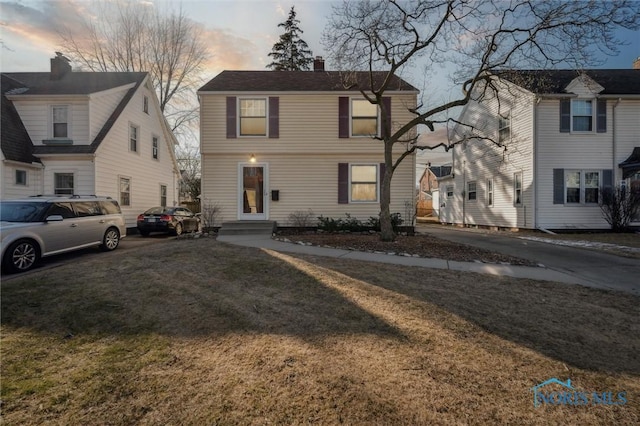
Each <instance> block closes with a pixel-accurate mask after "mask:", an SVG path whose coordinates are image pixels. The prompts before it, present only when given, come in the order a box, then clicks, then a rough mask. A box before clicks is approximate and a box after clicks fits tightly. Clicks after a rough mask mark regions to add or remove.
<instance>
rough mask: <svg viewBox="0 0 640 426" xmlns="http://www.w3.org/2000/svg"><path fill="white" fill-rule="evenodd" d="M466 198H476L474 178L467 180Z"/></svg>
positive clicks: (476, 187)
mask: <svg viewBox="0 0 640 426" xmlns="http://www.w3.org/2000/svg"><path fill="white" fill-rule="evenodd" d="M467 199H468V200H469V201H476V200H477V199H478V185H477V184H476V181H475V180H472V181H470V182H467Z"/></svg>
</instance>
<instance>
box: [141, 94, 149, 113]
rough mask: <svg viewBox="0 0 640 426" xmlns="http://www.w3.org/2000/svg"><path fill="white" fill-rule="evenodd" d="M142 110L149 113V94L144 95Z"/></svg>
mask: <svg viewBox="0 0 640 426" xmlns="http://www.w3.org/2000/svg"><path fill="white" fill-rule="evenodd" d="M142 112H144V113H145V114H149V97H148V96H147V95H143V96H142Z"/></svg>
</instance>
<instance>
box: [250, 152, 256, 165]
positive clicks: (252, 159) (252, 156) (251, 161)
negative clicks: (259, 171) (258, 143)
mask: <svg viewBox="0 0 640 426" xmlns="http://www.w3.org/2000/svg"><path fill="white" fill-rule="evenodd" d="M249 162H250V163H255V162H256V156H255V155H253V154H251V157H249Z"/></svg>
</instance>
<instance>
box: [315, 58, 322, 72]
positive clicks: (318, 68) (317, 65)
mask: <svg viewBox="0 0 640 426" xmlns="http://www.w3.org/2000/svg"><path fill="white" fill-rule="evenodd" d="M313 70H314V71H324V59H322V56H316V58H315V59H314V60H313Z"/></svg>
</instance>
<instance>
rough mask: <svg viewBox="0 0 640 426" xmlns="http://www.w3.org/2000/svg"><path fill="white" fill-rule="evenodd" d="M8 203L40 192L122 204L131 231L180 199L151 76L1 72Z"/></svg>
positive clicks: (54, 68) (61, 69)
mask: <svg viewBox="0 0 640 426" xmlns="http://www.w3.org/2000/svg"><path fill="white" fill-rule="evenodd" d="M1 140H2V163H1V165H2V172H1V175H2V184H1V185H0V190H1V191H2V192H1V197H2V198H3V199H8V198H18V197H26V196H34V195H39V194H76V195H93V194H95V195H104V196H110V197H112V198H114V199H117V200H118V201H119V203H120V205H121V208H122V211H123V213H124V214H125V218H126V221H127V227H129V228H132V227H135V226H136V217H137V215H138V214H140V213H142V212H143V211H145V210H146V209H148V208H149V207H153V206H157V205H160V204H166V205H173V204H176V203H177V200H178V182H179V176H180V175H179V170H178V165H177V163H176V159H175V155H174V146H175V144H176V143H177V141H176V139H175V137H174V136H173V134H172V132H171V130H170V129H169V126H168V124H167V122H166V120H165V119H164V116H163V115H162V112H161V111H160V105H159V103H158V101H157V97H156V95H155V92H154V90H153V87H152V86H151V82H150V80H149V75H148V73H133V72H131V73H130V72H104V73H102V72H74V71H72V70H71V66H70V65H69V63H68V61H67V60H66V58H64V57H63V56H61V55H58V56H56V57H55V58H53V59H51V72H24V73H21V72H18V73H2V129H1Z"/></svg>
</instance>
